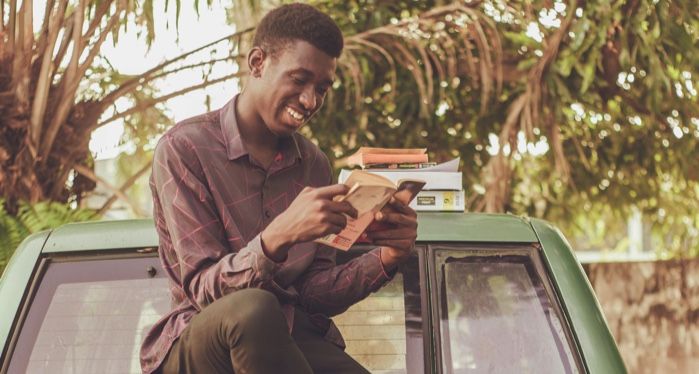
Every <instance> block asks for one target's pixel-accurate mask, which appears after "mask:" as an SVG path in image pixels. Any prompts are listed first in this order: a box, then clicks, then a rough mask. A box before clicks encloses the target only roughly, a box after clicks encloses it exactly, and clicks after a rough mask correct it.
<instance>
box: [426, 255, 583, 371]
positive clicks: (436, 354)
mask: <svg viewBox="0 0 699 374" xmlns="http://www.w3.org/2000/svg"><path fill="white" fill-rule="evenodd" d="M426 247H427V253H426V260H427V261H426V266H427V273H428V274H427V275H428V283H429V289H430V293H429V303H430V309H429V310H430V314H431V315H430V328H431V334H432V335H431V336H430V341H431V342H433V348H434V350H433V352H432V359H433V361H432V363H433V366H432V368H431V369H432V371H430V372H431V373H439V374H442V373H444V363H443V358H442V357H443V352H442V343H441V342H442V333H441V330H440V310H439V307H440V299H439V279H438V272H439V271H440V270H439V269H438V266H437V252H438V251H445V250H446V251H454V252H464V254H471V255H475V256H478V254H477V252H480V253H481V256H483V255H485V256H496V255H499V254H513V253H516V254H518V255H522V254H525V255H527V256H528V257H529V258H530V259H531V262H532V265H533V268H534V272H535V273H536V275H537V276H538V277H539V280H540V282H541V285H542V286H543V289H544V291H545V293H546V296H547V297H548V300H549V302H550V303H551V306H552V308H553V310H554V313H555V314H556V316H557V317H558V320H559V321H560V323H561V327H562V330H563V332H564V336H565V339H566V343H567V344H568V346H569V349H570V352H571V355H572V356H573V361H572V365H574V366H575V367H576V368H577V370H578V372H580V373H587V372H588V371H587V367H586V366H585V364H584V361H583V356H582V352H581V350H580V346H579V343H578V341H577V338H576V336H575V334H574V332H573V329H572V326H571V322H570V319H569V318H568V315H567V313H566V312H565V307H564V304H563V302H562V299H561V296H560V294H559V292H558V289H557V288H556V287H555V284H554V283H553V282H552V279H551V277H552V275H551V272H550V270H549V269H548V267H547V266H546V263H545V261H544V254H543V253H542V249H541V245H540V244H539V243H498V242H487V243H475V242H430V243H429V244H427V245H426Z"/></svg>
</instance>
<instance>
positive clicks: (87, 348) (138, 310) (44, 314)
mask: <svg viewBox="0 0 699 374" xmlns="http://www.w3.org/2000/svg"><path fill="white" fill-rule="evenodd" d="M151 266H152V267H153V269H157V273H159V274H157V275H155V276H154V277H151V275H149V272H148V270H149V267H151ZM161 273H162V271H161V270H160V264H159V263H158V259H157V258H155V257H148V258H129V259H124V258H116V259H109V260H88V261H75V262H55V263H51V264H50V265H49V266H48V267H47V268H46V272H45V274H44V277H43V279H42V280H41V285H40V286H39V289H38V290H37V293H36V295H35V297H34V300H33V302H32V305H31V308H30V310H29V313H28V314H27V318H26V320H25V322H24V324H23V327H22V331H21V333H20V336H19V340H18V341H17V346H16V347H15V349H14V354H13V356H12V361H11V362H10V368H9V369H10V370H9V372H11V373H24V372H26V373H140V372H141V368H140V364H139V350H140V346H141V341H142V339H143V337H144V336H145V334H146V333H147V332H148V331H149V329H150V327H151V326H152V325H153V324H154V323H155V322H156V321H157V320H158V319H160V317H161V316H162V315H164V314H165V313H167V312H168V311H169V310H170V296H169V291H168V285H167V279H166V278H163V276H162V274H161ZM151 274H153V273H152V270H151Z"/></svg>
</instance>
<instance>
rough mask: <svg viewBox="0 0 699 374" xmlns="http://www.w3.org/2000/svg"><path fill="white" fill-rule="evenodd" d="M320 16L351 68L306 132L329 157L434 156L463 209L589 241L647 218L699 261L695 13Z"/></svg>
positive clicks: (647, 9)
mask: <svg viewBox="0 0 699 374" xmlns="http://www.w3.org/2000/svg"><path fill="white" fill-rule="evenodd" d="M313 3H314V4H317V5H318V6H320V7H322V8H324V9H326V11H328V12H329V13H331V14H337V15H342V16H341V17H337V19H338V20H340V22H341V23H342V27H343V29H344V30H345V34H346V35H348V37H347V40H348V51H349V53H346V55H345V56H343V58H347V59H348V60H352V59H353V61H352V62H349V63H348V62H346V63H345V65H349V66H350V68H347V69H345V70H344V71H343V75H342V78H343V79H341V83H340V84H339V85H337V87H336V88H335V91H334V92H333V98H331V99H329V100H328V102H327V103H326V105H327V108H326V110H325V111H324V112H323V113H322V119H317V120H316V121H315V122H314V124H313V125H312V126H310V127H309V134H312V135H313V136H314V137H316V138H317V139H318V144H320V145H327V144H332V146H330V147H327V148H326V149H325V150H326V152H327V153H328V154H329V155H331V156H332V157H335V158H337V159H338V160H339V161H341V160H342V158H343V157H345V156H346V155H348V154H350V153H351V152H353V151H354V150H355V149H356V147H357V146H359V145H376V146H391V145H402V146H406V147H408V146H428V148H429V149H430V152H431V155H432V156H433V159H438V160H444V159H445V158H448V157H451V156H456V155H460V156H461V157H462V159H463V160H464V163H463V170H464V175H465V180H466V183H465V187H466V189H467V192H468V195H469V196H470V199H469V207H470V209H471V210H476V211H481V210H483V211H490V212H512V213H516V214H527V215H530V216H539V217H545V218H549V219H551V220H553V221H555V222H557V223H558V224H560V225H561V226H563V227H564V228H566V229H569V230H570V231H572V232H581V231H582V232H584V231H583V230H588V229H587V228H586V227H584V226H580V227H577V230H576V224H583V221H585V220H586V222H584V223H585V224H589V223H590V221H593V220H594V221H596V220H604V219H606V218H609V217H610V216H611V215H619V216H623V215H626V214H628V212H629V211H631V210H633V209H640V210H641V211H643V212H644V214H645V216H646V218H647V219H648V220H649V221H650V223H651V225H652V226H653V228H654V230H656V231H657V234H658V235H657V236H656V238H657V240H658V241H659V242H660V241H662V243H658V244H659V246H661V247H662V248H665V249H672V250H682V251H685V252H684V253H692V252H696V253H699V233H697V229H696V227H699V215H697V211H698V208H699V206H698V205H699V183H698V182H699V181H698V179H699V166H698V165H697V162H696V160H697V159H699V151H698V149H699V147H698V146H699V144H698V143H699V111H698V109H697V108H699V106H698V105H697V104H698V103H697V100H698V99H697V92H696V87H697V75H698V74H699V71H698V68H699V63H698V62H699V56H698V55H697V52H698V51H699V49H698V48H697V47H698V46H697V44H698V43H699V7H698V6H697V2H696V1H692V0H687V1H676V2H662V1H661V2H656V1H651V0H648V1H643V0H634V1H613V2H581V1H567V2H562V1H534V2H501V1H481V2H477V1H472V2H469V3H463V2H454V3H451V2H449V3H446V4H443V2H439V1H435V2H419V4H416V3H404V2H380V3H375V2H370V1H349V2H343V3H335V2H331V1H315V2H313ZM655 3H658V4H655ZM454 4H457V5H454ZM450 7H452V8H451V9H450ZM440 9H445V10H446V9H449V11H448V12H446V13H443V14H440V15H439V16H438V17H434V18H431V17H430V15H431V14H432V12H435V11H437V10H440ZM459 20H461V21H460V22H459ZM386 25H393V26H400V25H402V26H403V27H402V28H398V29H397V30H396V31H395V32H393V33H392V34H381V33H379V32H377V30H382V29H383V28H385V27H387V26H386ZM401 30H402V31H401ZM479 35H485V36H486V37H485V38H484V39H486V40H485V41H484V40H482V39H481V38H479ZM357 38H359V39H362V41H358V40H356V39H357ZM455 40H458V41H460V42H461V43H458V44H455V43H453V41H455ZM364 41H369V42H371V44H369V43H366V42H364ZM353 43H355V44H353ZM378 46H380V48H377V47H378ZM450 48H451V49H450ZM405 49H408V50H409V51H410V52H411V53H410V55H409V54H406V53H404V52H403V50H405ZM384 52H385V53H384ZM385 55H388V56H389V57H385ZM452 56H456V58H452ZM392 61H399V62H397V63H393V62H392ZM489 62H490V63H489ZM341 66H343V64H341ZM483 71H485V72H486V74H483ZM348 72H349V73H348ZM489 77H491V78H490V79H488V78H489ZM428 81H429V82H430V83H428V84H425V82H428ZM489 88H492V89H489ZM430 93H433V94H430ZM348 97H353V98H355V99H356V100H354V101H352V100H347V98H348ZM333 130H334V131H333ZM336 139H341V141H337V140H336ZM340 164H341V163H340ZM340 164H338V165H340ZM604 233H606V232H604ZM604 233H603V234H602V235H604Z"/></svg>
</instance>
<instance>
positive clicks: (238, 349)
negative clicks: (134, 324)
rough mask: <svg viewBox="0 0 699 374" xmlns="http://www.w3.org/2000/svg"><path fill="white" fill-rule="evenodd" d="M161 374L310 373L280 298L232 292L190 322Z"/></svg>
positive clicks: (258, 292) (247, 291)
mask: <svg viewBox="0 0 699 374" xmlns="http://www.w3.org/2000/svg"><path fill="white" fill-rule="evenodd" d="M162 371H163V373H166V374H169V373H207V374H208V373H211V374H215V373H236V374H247V373H253V374H268V373H269V374H278V373H290V374H296V373H298V374H308V373H312V372H313V371H312V370H311V368H310V367H309V365H308V363H307V362H306V360H305V358H304V355H303V353H301V351H300V350H299V348H298V347H297V346H296V344H295V343H294V341H293V339H292V338H291V335H290V334H289V329H288V327H287V325H286V319H285V318H284V314H283V313H282V311H281V308H280V306H279V302H278V301H277V299H276V297H274V295H272V294H271V293H269V292H267V291H263V290H260V289H245V290H241V291H237V292H234V293H232V294H230V295H227V296H225V297H223V298H221V299H219V300H216V301H215V302H213V303H212V304H211V305H209V306H207V307H206V308H204V309H203V310H202V311H201V313H199V314H197V315H196V316H194V317H193V318H192V321H191V322H190V324H189V325H188V326H187V328H185V330H184V331H183V332H182V335H181V336H180V338H179V339H178V340H177V341H176V342H175V344H174V345H173V347H172V348H171V349H170V353H169V354H168V356H167V357H166V359H165V362H164V363H163V365H162Z"/></svg>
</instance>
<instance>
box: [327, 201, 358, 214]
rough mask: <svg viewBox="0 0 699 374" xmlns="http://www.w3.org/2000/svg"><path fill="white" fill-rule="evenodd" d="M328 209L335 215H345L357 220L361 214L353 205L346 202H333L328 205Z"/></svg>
mask: <svg viewBox="0 0 699 374" xmlns="http://www.w3.org/2000/svg"><path fill="white" fill-rule="evenodd" d="M327 209H328V210H329V211H331V212H333V213H344V214H347V215H348V216H350V217H352V218H357V215H358V214H359V213H358V212H357V209H355V208H354V207H353V206H352V204H350V203H348V202H346V201H331V202H329V203H328V204H327Z"/></svg>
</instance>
